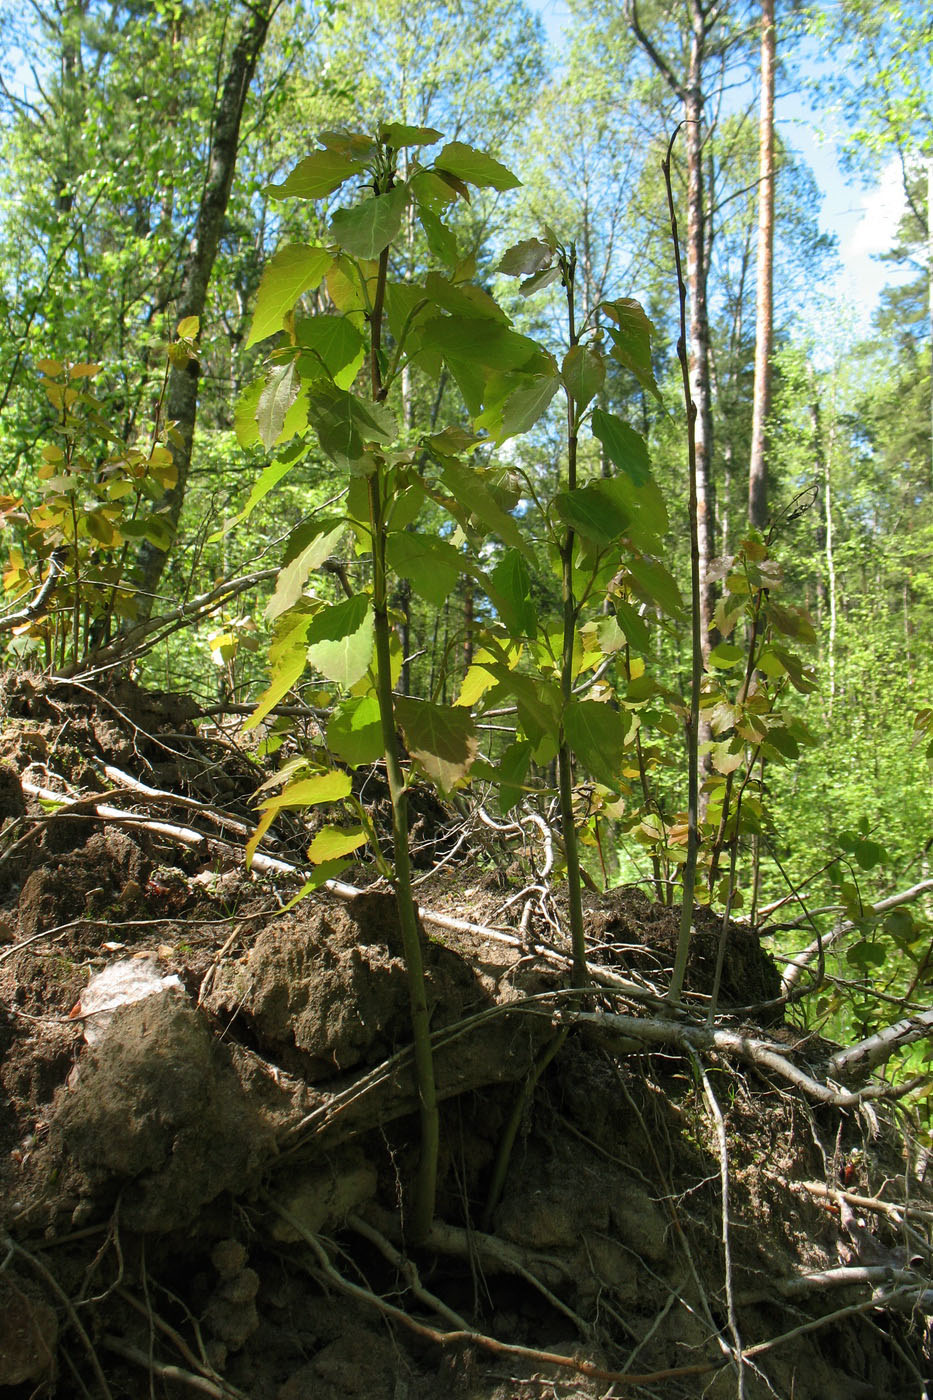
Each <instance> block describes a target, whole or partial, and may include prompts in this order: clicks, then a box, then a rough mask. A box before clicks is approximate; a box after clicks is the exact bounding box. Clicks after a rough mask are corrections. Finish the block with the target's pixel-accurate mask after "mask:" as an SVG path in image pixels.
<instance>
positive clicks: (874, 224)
mask: <svg viewBox="0 0 933 1400" xmlns="http://www.w3.org/2000/svg"><path fill="white" fill-rule="evenodd" d="M903 212H904V186H903V183H902V178H901V165H900V161H899V160H898V159H897V158H896V157H894V158H892V159H891V160H889V161H888V162H887V163H886V164H885V166H884V168H883V170H882V172H881V179H880V180H879V181H878V183H877V185H875V186H873V187H872V188H871V189H869V190H866V191H865V192H864V194H863V195H862V198H861V204H860V216H859V221H858V223H857V224H856V225H855V228H854V229H853V230H852V232H851V233H850V234H849V236H848V238H847V239H846V240H845V242H844V244H843V248H842V255H843V259H844V260H848V259H850V258H852V259H855V258H866V257H871V256H872V254H877V253H886V252H887V251H888V249H889V248H890V247H891V245H892V244H893V242H894V240H895V238H896V236H897V226H898V223H899V222H900V218H901V215H902V214H903Z"/></svg>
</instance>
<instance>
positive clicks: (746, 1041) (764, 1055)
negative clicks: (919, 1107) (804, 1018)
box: [557, 1011, 923, 1108]
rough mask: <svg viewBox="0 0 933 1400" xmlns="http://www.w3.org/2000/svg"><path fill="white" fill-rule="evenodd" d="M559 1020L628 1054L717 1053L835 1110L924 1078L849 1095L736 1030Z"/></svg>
mask: <svg viewBox="0 0 933 1400" xmlns="http://www.w3.org/2000/svg"><path fill="white" fill-rule="evenodd" d="M557 1019H558V1021H561V1022H566V1021H573V1022H582V1023H585V1024H587V1025H590V1026H592V1027H593V1029H594V1030H596V1031H598V1032H601V1033H602V1034H605V1035H608V1036H611V1037H612V1038H613V1039H615V1040H617V1041H618V1040H619V1039H621V1040H622V1043H623V1046H624V1047H625V1048H626V1049H628V1050H635V1049H642V1048H643V1047H644V1046H645V1045H670V1046H675V1047H677V1048H678V1049H680V1050H682V1051H684V1053H686V1054H690V1053H691V1052H694V1053H699V1052H709V1051H710V1050H714V1051H717V1052H718V1053H720V1054H723V1055H726V1056H728V1057H729V1058H731V1059H737V1060H743V1061H744V1062H745V1063H747V1064H753V1065H757V1066H758V1067H759V1068H761V1069H769V1070H772V1071H773V1072H774V1073H776V1074H779V1075H780V1076H781V1077H782V1078H783V1079H786V1080H788V1082H789V1083H791V1084H793V1085H794V1086H795V1087H796V1088H798V1089H800V1090H801V1091H802V1092H803V1093H804V1094H806V1095H807V1097H808V1098H811V1099H816V1100H817V1102H818V1103H826V1104H833V1105H834V1106H835V1107H837V1108H853V1107H855V1106H856V1105H857V1104H861V1103H864V1102H865V1101H866V1100H867V1099H897V1098H902V1097H903V1096H904V1095H905V1094H908V1093H911V1092H912V1091H913V1090H914V1089H916V1088H917V1086H918V1084H920V1083H923V1080H922V1078H921V1079H916V1080H911V1081H910V1082H909V1084H906V1085H901V1086H900V1087H899V1088H893V1087H892V1086H891V1085H888V1084H872V1085H868V1086H867V1087H866V1088H864V1089H859V1090H856V1091H851V1090H848V1089H833V1088H831V1087H830V1086H829V1085H828V1084H822V1083H821V1082H820V1081H819V1080H817V1079H814V1078H813V1076H812V1075H810V1074H807V1073H806V1071H804V1070H802V1069H800V1067H799V1066H798V1065H795V1064H793V1063H792V1062H791V1061H790V1060H789V1059H788V1058H787V1055H786V1052H785V1049H784V1047H783V1046H779V1045H775V1044H773V1043H770V1042H768V1041H765V1040H759V1039H757V1038H756V1037H753V1036H745V1035H739V1034H738V1033H737V1032H736V1031H727V1030H714V1029H712V1028H711V1027H708V1026H698V1025H685V1024H683V1023H680V1022H676V1021H668V1020H662V1019H661V1018H660V1017H657V1018H652V1017H638V1016H620V1015H617V1014H615V1013H613V1012H608V1011H605V1012H593V1011H560V1012H558V1013H557Z"/></svg>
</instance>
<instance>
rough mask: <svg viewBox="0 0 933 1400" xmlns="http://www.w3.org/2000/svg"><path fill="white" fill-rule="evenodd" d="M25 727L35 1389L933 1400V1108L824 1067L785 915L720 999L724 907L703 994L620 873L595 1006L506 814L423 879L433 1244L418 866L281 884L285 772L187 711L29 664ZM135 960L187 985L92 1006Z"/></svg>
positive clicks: (10, 843) (22, 1367) (7, 804)
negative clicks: (431, 1060) (418, 1027)
mask: <svg viewBox="0 0 933 1400" xmlns="http://www.w3.org/2000/svg"><path fill="white" fill-rule="evenodd" d="M0 719H2V727H0V1054H2V1065H0V1096H2V1097H0V1229H2V1239H0V1255H2V1256H3V1258H4V1260H5V1263H4V1266H3V1268H2V1269H0V1395H4V1396H5V1395H9V1396H11V1397H13V1400H16V1397H20V1396H23V1397H25V1396H27V1395H34V1394H39V1395H48V1396H58V1397H63V1400H71V1397H73V1396H74V1397H78V1396H86V1395H93V1396H95V1397H96V1396H103V1397H107V1396H109V1397H111V1400H123V1397H126V1400H129V1397H133V1400H135V1397H138V1396H139V1395H141V1394H152V1395H159V1396H162V1395H165V1396H174V1395H180V1394H183V1393H186V1392H187V1393H200V1394H207V1395H213V1396H219V1397H230V1400H243V1397H249V1400H357V1397H359V1400H363V1397H366V1400H402V1397H405V1400H429V1397H437V1396H445V1397H446V1396H451V1397H463V1400H466V1398H467V1397H470V1400H525V1397H528V1398H529V1400H530V1397H536V1398H537V1397H541V1396H561V1397H567V1396H569V1397H584V1396H587V1397H590V1396H591V1397H597V1396H609V1395H626V1394H640V1395H649V1396H650V1395H654V1396H663V1397H672V1398H673V1400H677V1397H699V1396H713V1397H716V1396H723V1397H724V1396H727V1395H728V1396H731V1395H735V1394H737V1393H742V1394H744V1395H745V1396H746V1397H748V1400H759V1397H761V1400H764V1397H766V1396H767V1397H773V1396H775V1395H776V1396H779V1397H781V1400H791V1397H793V1400H817V1397H819V1400H854V1397H858V1396H863V1397H865V1398H866V1400H867V1398H868V1397H869V1396H871V1397H887V1398H888V1400H902V1397H905V1396H908V1395H917V1396H918V1397H919V1396H920V1394H921V1393H922V1385H923V1378H924V1377H926V1376H928V1375H929V1374H930V1371H931V1358H930V1341H929V1335H928V1323H927V1313H928V1311H933V1302H931V1294H933V1288H931V1287H930V1286H929V1279H928V1275H929V1269H930V1253H929V1245H928V1229H929V1224H930V1222H931V1221H933V1199H931V1194H930V1192H929V1191H927V1190H926V1189H925V1188H924V1186H923V1183H922V1181H920V1180H918V1170H919V1168H918V1162H917V1159H916V1155H915V1154H914V1153H913V1151H912V1147H911V1143H910V1139H909V1136H908V1134H907V1133H906V1121H905V1120H902V1121H900V1122H898V1121H897V1120H896V1119H895V1118H894V1110H893V1109H892V1108H890V1107H889V1106H886V1105H885V1104H884V1103H879V1102H877V1100H873V1099H872V1097H871V1095H870V1093H869V1092H867V1091H865V1092H863V1091H858V1092H855V1091H849V1092H842V1091H839V1092H836V1091H835V1090H834V1089H833V1088H832V1087H831V1086H827V1085H826V1083H825V1074H824V1073H823V1070H824V1067H825V1063H826V1060H827V1057H828V1053H829V1050H828V1048H827V1047H826V1046H825V1045H822V1044H821V1043H819V1042H816V1041H804V1040H802V1038H801V1037H800V1036H799V1035H798V1033H797V1032H795V1030H794V1028H793V1027H792V1026H787V1025H784V1024H783V1023H782V1022H781V1011H782V1008H781V1007H780V1005H779V1004H777V999H778V994H779V990H780V989H779V983H778V978H777V974H776V971H775V969H774V967H773V965H772V963H771V961H770V959H769V958H768V957H767V955H766V954H765V953H764V952H763V951H762V949H761V947H760V945H759V942H758V940H757V938H756V936H755V934H754V931H752V930H750V929H747V928H741V927H740V926H736V927H735V928H734V929H733V930H732V931H731V934H730V939H729V944H728V950H727V957H726V962H725V973H724V979H723V985H722V994H721V1000H720V1006H721V1007H722V1011H721V1013H720V1014H719V1015H718V1016H717V1018H716V1020H715V1023H714V1025H713V1026H707V1025H706V1020H705V1015H704V1008H705V1006H706V1004H707V1000H706V999H707V998H708V996H709V993H710V990H711V988H712V985H713V975H714V967H715V962H716V956H717V952H718V945H719V928H718V923H715V922H713V921H710V922H709V923H708V924H707V923H704V922H703V919H702V916H700V920H699V922H698V927H697V934H696V937H695V939H694V943H693V952H692V956H691V964H690V974H689V978H688V980H689V984H690V989H691V997H690V998H688V1001H687V1003H686V1005H685V1008H684V1009H683V1010H682V1011H681V1012H680V1013H679V1014H678V1016H676V1017H671V1016H670V1015H669V1014H668V1012H667V1011H666V1009H665V1006H664V1003H663V1001H662V995H663V990H664V986H665V982H666V978H667V975H668V971H669V967H670V963H671V960H672V950H673V939H674V938H675V935H676V927H675V924H676V920H675V915H674V914H673V913H672V911H671V910H669V909H665V908H662V907H659V906H656V905H654V904H652V903H651V902H650V901H649V900H648V899H646V898H645V897H644V895H642V894H640V893H638V892H636V891H613V892H611V893H609V894H605V895H593V896H591V897H589V899H588V903H587V918H588V929H589V934H590V956H591V958H592V966H593V979H594V987H593V991H592V993H591V995H590V996H589V997H588V998H587V1000H586V1002H585V1003H584V1004H582V1005H581V1003H580V1000H579V997H574V996H571V995H569V994H568V988H569V958H568V955H567V949H566V946H565V944H564V941H563V935H562V932H561V929H562V924H563V920H562V898H561V893H560V890H559V889H554V890H551V889H550V888H543V887H542V886H541V885H540V883H528V884H527V885H526V884H525V883H524V882H523V878H522V876H521V872H520V871H519V872H517V873H516V872H512V873H511V874H509V875H508V876H503V875H502V873H501V871H504V870H506V869H507V868H508V867H510V865H511V863H512V856H511V855H510V853H509V852H508V851H506V850H504V849H503V850H502V851H501V852H500V857H501V859H500V860H499V861H498V862H497V861H496V859H495V851H494V850H492V851H491V849H490V846H489V844H488V840H487V841H486V843H485V845H484V846H483V851H484V856H483V859H484V862H485V867H486V868H480V867H479V866H477V864H476V863H475V860H476V850H474V851H473V852H472V853H470V852H468V851H467V850H466V848H464V854H465V859H464V862H463V863H462V864H459V865H458V864H457V863H456V858H449V859H448V860H447V862H446V864H445V865H444V867H443V869H442V870H440V871H438V872H435V873H434V874H433V875H431V876H430V877H429V878H428V879H426V880H425V881H424V882H423V883H422V884H421V885H420V886H419V889H418V894H419V900H420V903H421V923H422V932H423V948H424V956H425V963H426V969H427V983H428V994H429V1002H430V1009H431V1028H432V1033H433V1036H434V1043H435V1054H436V1068H437V1079H438V1086H439V1094H440V1097H441V1100H442V1160H441V1183H440V1191H439V1198H438V1208H437V1222H436V1224H435V1227H434V1229H433V1232H432V1234H431V1236H430V1237H429V1238H428V1239H427V1240H425V1241H423V1242H421V1243H420V1244H419V1245H418V1247H417V1248H414V1247H412V1245H411V1242H410V1240H408V1238H407V1221H408V1199H407V1183H408V1182H409V1181H410V1180H411V1179H412V1176H413V1174H414V1170H415V1167H416V1165H417V1157H418V1151H419V1146H418V1141H419V1140H418V1128H417V1108H418V1103H417V1093H416V1087H415V1081H414V1076H413V1070H412V1058H411V1051H410V1046H409V1040H410V1036H409V1032H408V993H407V984H406V977H405V968H404V963H403V960H402V957H401V946H400V936H399V931H398V923H397V917H396V912H395V906H394V900H393V898H392V897H391V896H390V894H388V893H387V892H386V890H385V889H384V888H379V887H378V886H375V887H373V888H370V889H368V890H367V891H365V892H364V893H361V894H358V895H356V896H355V897H352V896H350V897H341V896H340V893H339V892H335V891H331V892H327V891H318V892H316V893H314V894H313V895H310V896H309V897H307V898H306V899H304V900H303V901H301V902H300V903H299V904H297V905H295V907H293V908H289V909H285V908H284V907H283V906H285V905H286V904H288V903H289V901H290V900H291V898H292V896H293V895H294V894H295V892H296V891H297V889H298V888H299V884H300V876H298V875H294V876H289V875H288V873H287V867H288V865H289V863H291V864H294V865H299V864H300V859H301V850H302V843H303V844H304V845H306V844H307V833H302V832H301V831H300V830H298V829H296V830H295V832H294V834H293V836H289V835H288V834H287V833H286V835H285V836H284V837H281V838H280V842H279V845H278V846H277V847H275V848H274V849H275V860H276V861H277V862H278V864H277V865H276V864H275V862H272V863H271V864H270V865H269V866H268V867H267V870H272V872H273V873H271V874H270V873H267V874H265V875H262V876H255V875H254V876H252V877H250V876H248V875H247V874H246V872H245V870H244V867H243V862H242V847H243V843H244V842H245V840H246V839H248V835H249V833H250V830H251V821H252V813H251V808H250V801H249V799H250V796H251V794H252V793H253V791H254V790H255V788H256V787H257V786H258V783H259V782H260V781H262V777H263V774H262V773H261V771H260V770H259V769H258V768H257V766H256V763H255V761H254V760H253V759H252V758H251V756H250V755H249V754H248V753H247V752H245V751H244V749H243V748H242V747H241V746H240V743H239V740H238V738H237V736H236V732H235V730H232V729H231V730H229V731H225V730H223V729H219V728H217V726H216V725H214V724H212V723H211V724H208V723H203V722H202V723H199V715H198V711H197V707H196V706H195V705H193V704H191V703H190V702H188V701H186V700H184V699H183V698H179V697H173V696H159V695H150V694H146V693H145V692H143V691H141V690H139V689H138V688H137V687H135V686H133V685H131V684H130V683H129V682H121V683H120V684H119V685H118V686H117V687H115V688H114V689H111V690H109V691H107V692H102V693H97V692H95V691H94V690H92V689H89V688H88V687H84V686H80V687H78V686H63V685H52V684H51V683H49V682H46V681H43V680H41V679H38V678H36V677H32V676H13V677H7V678H5V679H4V681H3V684H2V687H0ZM49 794H55V797H56V800H55V801H53V800H52V799H50V797H49ZM424 810H425V812H426V813H430V814H431V815H430V822H428V820H427V817H426V819H425V830H427V828H428V826H430V829H431V839H432V840H441V839H442V835H441V832H440V822H439V819H438V808H437V803H436V799H434V798H431V800H430V802H428V801H427V800H426V801H425V804H424ZM445 849H446V850H447V851H448V852H450V851H452V850H453V843H451V842H449V841H448V842H447V845H446V847H445ZM477 849H478V848H477ZM497 863H498V865H499V867H500V868H499V869H496V868H491V867H493V866H495V865H496V864H497ZM366 874H367V872H365V871H360V872H358V877H359V879H360V880H362V879H363V877H364V876H366ZM369 878H371V876H369ZM348 894H349V891H348V890H347V889H344V890H343V895H344V896H348ZM121 961H125V962H127V963H128V964H130V965H131V966H132V965H133V964H134V963H136V964H139V965H140V966H142V965H143V964H145V966H146V967H147V968H149V969H151V970H152V972H153V982H154V986H155V987H156V990H154V991H153V992H152V994H151V995H147V996H145V997H144V998H142V999H140V1000H137V1001H134V1002H131V1003H129V1004H123V1005H119V1006H113V1005H109V1004H108V1005H107V1006H106V1007H105V1008H104V1011H103V1012H100V1011H98V1010H94V1009H90V1008H92V1001H91V998H90V996H89V994H88V993H89V983H90V982H91V979H93V978H94V977H95V976H97V974H99V973H100V972H101V971H102V970H103V969H105V968H108V967H109V968H113V967H114V966H115V965H116V964H118V963H119V962H121ZM160 983H161V985H160ZM82 996H83V998H84V999H83V1000H82ZM692 1008H696V1014H694V1012H693V1009H692ZM753 1008H757V1010H754V1009H753ZM95 1016H99V1017H100V1018H101V1019H99V1020H98V1021H96V1022H95V1023H94V1024H95V1026H96V1029H95V1033H94V1035H93V1036H91V1041H92V1043H88V1040H87V1036H86V1027H87V1025H88V1023H89V1022H91V1020H92V1018H93V1017H95ZM555 1037H558V1039H557V1040H555ZM555 1050H556V1053H555ZM545 1062H546V1065H545ZM542 1065H545V1067H544V1068H543V1069H542ZM782 1066H785V1067H787V1068H788V1073H785V1072H784V1070H783V1069H782ZM813 1086H815V1088H816V1090H821V1091H824V1092H823V1094H822V1098H821V1097H820V1095H819V1094H818V1093H816V1092H815V1090H814V1088H813ZM871 1087H872V1086H870V1085H869V1086H867V1089H871ZM875 1087H877V1086H875ZM510 1125H511V1128H510ZM510 1131H514V1143H513V1146H512V1149H511V1152H510V1154H509V1155H508V1157H507V1160H506V1161H502V1158H501V1152H502V1143H503V1141H504V1140H505V1139H506V1137H507V1134H508V1132H510ZM4 1241H5V1243H4ZM739 1356H741V1363H739V1362H738V1360H737V1358H738V1357H739ZM739 1365H741V1375H742V1387H743V1388H742V1390H741V1391H740V1390H739V1389H738V1367H739Z"/></svg>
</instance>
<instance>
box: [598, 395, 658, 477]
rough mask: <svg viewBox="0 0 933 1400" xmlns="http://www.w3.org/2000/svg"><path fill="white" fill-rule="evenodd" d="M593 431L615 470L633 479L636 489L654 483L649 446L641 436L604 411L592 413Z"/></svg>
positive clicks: (614, 415)
mask: <svg viewBox="0 0 933 1400" xmlns="http://www.w3.org/2000/svg"><path fill="white" fill-rule="evenodd" d="M592 428H593V436H594V437H597V438H598V439H599V441H600V442H601V443H602V445H603V448H604V449H605V452H606V456H607V457H608V458H609V460H610V462H611V463H612V465H613V466H614V467H618V468H619V471H623V472H625V473H626V474H627V475H628V476H630V477H631V479H632V481H634V482H635V484H636V485H637V486H642V485H643V484H644V483H645V482H646V481H650V480H651V459H650V458H649V456H648V444H647V443H646V442H645V439H644V438H643V437H642V436H641V434H640V433H636V431H635V429H634V428H630V427H629V425H628V423H625V422H623V420H622V419H621V418H619V417H618V416H617V415H616V414H615V413H604V412H603V411H602V409H601V408H596V409H594V410H593V420H592Z"/></svg>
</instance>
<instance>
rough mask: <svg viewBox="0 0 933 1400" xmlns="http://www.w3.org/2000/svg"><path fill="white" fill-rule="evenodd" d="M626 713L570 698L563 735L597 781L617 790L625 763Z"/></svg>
mask: <svg viewBox="0 0 933 1400" xmlns="http://www.w3.org/2000/svg"><path fill="white" fill-rule="evenodd" d="M629 724H630V721H629V719H628V717H627V716H625V715H622V714H620V713H619V711H618V710H614V709H612V708H611V707H610V706H609V705H602V704H600V703H599V701H598V700H570V701H569V702H568V704H567V708H566V710H565V711H564V726H563V727H564V736H565V738H566V740H567V743H568V744H569V745H570V747H571V749H572V750H573V752H574V754H575V755H576V757H577V758H578V759H579V760H580V762H581V763H582V764H583V767H584V768H585V769H586V770H587V772H588V773H589V774H590V775H591V777H593V778H595V779H596V781H597V782H598V783H603V784H604V785H605V786H606V787H608V788H611V789H612V790H613V791H614V792H618V790H619V787H620V785H621V782H622V769H623V767H624V766H625V736H626V734H627V733H628V730H629Z"/></svg>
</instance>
